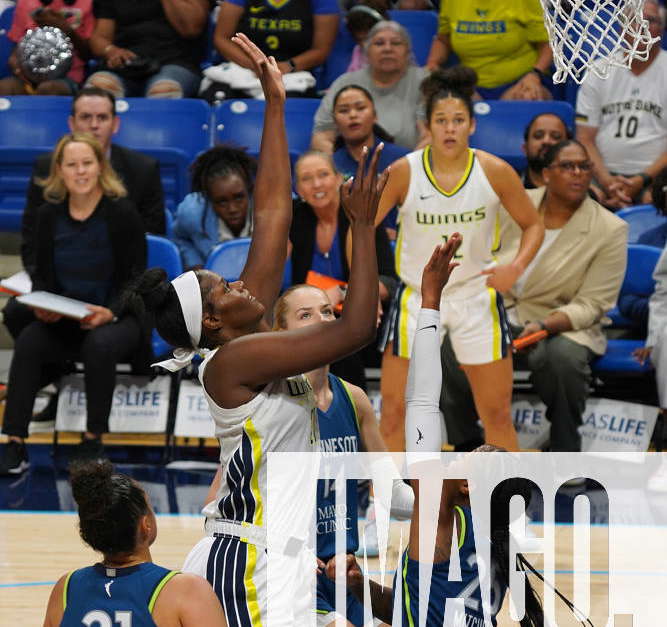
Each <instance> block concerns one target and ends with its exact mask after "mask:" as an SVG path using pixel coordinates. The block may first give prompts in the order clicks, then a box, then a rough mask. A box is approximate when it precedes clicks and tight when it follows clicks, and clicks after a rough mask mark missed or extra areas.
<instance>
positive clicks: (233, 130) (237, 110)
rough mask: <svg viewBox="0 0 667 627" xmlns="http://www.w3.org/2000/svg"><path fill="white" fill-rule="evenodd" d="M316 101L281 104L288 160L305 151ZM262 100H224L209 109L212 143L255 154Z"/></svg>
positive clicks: (295, 101)
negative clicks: (213, 129) (283, 110)
mask: <svg viewBox="0 0 667 627" xmlns="http://www.w3.org/2000/svg"><path fill="white" fill-rule="evenodd" d="M319 104H320V101H319V100H318V99H317V98H288V99H287V101H286V102H285V124H286V125H287V144H288V146H289V150H290V155H291V156H292V160H293V159H294V156H295V155H296V156H298V155H300V154H301V153H303V152H305V151H306V150H308V148H309V147H310V135H311V133H312V129H313V116H314V115H315V111H317V107H318V106H319ZM264 106H265V103H264V101H263V100H226V101H224V102H221V103H220V104H219V105H217V106H216V107H215V108H214V109H213V119H214V124H215V141H216V142H229V143H232V144H236V145H238V146H243V147H245V148H247V149H248V152H250V153H253V154H258V153H259V148H260V143H261V139H262V126H263V120H264Z"/></svg>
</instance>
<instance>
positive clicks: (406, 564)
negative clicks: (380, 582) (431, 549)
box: [394, 505, 507, 627]
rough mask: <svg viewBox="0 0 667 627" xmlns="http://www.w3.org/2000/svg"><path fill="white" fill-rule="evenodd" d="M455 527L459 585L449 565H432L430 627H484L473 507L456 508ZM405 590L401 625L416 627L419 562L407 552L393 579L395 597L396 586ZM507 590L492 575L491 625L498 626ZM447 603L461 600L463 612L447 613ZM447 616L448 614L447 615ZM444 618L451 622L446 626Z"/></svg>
mask: <svg viewBox="0 0 667 627" xmlns="http://www.w3.org/2000/svg"><path fill="white" fill-rule="evenodd" d="M455 510H456V524H457V526H458V528H459V529H460V532H459V546H458V549H459V564H460V570H461V580H460V581H449V565H450V561H449V560H447V561H444V562H439V563H436V564H433V570H432V574H431V590H430V592H429V600H428V607H427V608H426V612H427V616H426V624H427V625H443V624H445V625H447V627H485V623H484V612H483V610H482V594H481V590H480V581H479V569H478V565H477V554H476V553H475V536H474V533H473V526H472V512H471V509H470V507H459V506H458V505H457V506H455ZM397 585H400V586H401V588H402V590H401V593H402V600H403V608H402V616H403V618H402V623H401V624H402V625H403V627H413V626H414V625H419V624H420V623H419V610H420V608H419V562H417V561H416V560H413V559H410V558H409V557H408V551H407V549H406V550H405V552H404V554H403V558H402V560H401V568H400V571H397V573H396V577H395V578H394V594H395V593H396V586H397ZM506 590H507V588H506V587H503V586H501V585H500V584H499V582H498V581H497V578H495V577H494V576H493V569H492V571H491V599H490V603H491V622H492V624H493V625H496V614H497V613H498V611H499V610H500V606H501V605H502V602H503V598H504V597H505V592H506ZM446 599H462V600H463V605H464V608H465V609H464V612H460V611H459V610H457V609H455V608H453V610H452V609H450V610H447V608H446ZM445 612H447V614H445ZM445 616H447V619H448V622H447V623H444V620H445Z"/></svg>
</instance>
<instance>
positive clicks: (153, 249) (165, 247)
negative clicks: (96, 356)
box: [146, 235, 183, 357]
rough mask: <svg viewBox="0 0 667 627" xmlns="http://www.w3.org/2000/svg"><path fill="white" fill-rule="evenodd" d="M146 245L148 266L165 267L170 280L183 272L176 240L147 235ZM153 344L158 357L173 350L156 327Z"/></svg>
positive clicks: (154, 352)
mask: <svg viewBox="0 0 667 627" xmlns="http://www.w3.org/2000/svg"><path fill="white" fill-rule="evenodd" d="M146 246H147V249H148V250H147V253H148V254H147V259H146V267H148V268H163V269H164V270H165V272H166V273H167V278H168V279H169V280H170V281H171V280H172V279H175V278H176V277H177V276H178V275H179V274H181V273H182V272H183V265H182V263H181V254H180V253H179V252H178V248H177V247H176V244H174V242H171V241H169V240H168V239H167V238H166V237H160V236H159V235H146ZM151 344H152V346H153V354H154V355H155V356H156V357H160V356H162V355H164V354H166V353H167V352H168V351H170V350H171V346H170V345H169V344H167V342H165V341H164V340H163V339H162V338H161V337H160V334H159V333H158V332H157V331H156V330H155V329H153V336H152V340H151Z"/></svg>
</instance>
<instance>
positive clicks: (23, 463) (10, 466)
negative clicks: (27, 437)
mask: <svg viewBox="0 0 667 627" xmlns="http://www.w3.org/2000/svg"><path fill="white" fill-rule="evenodd" d="M29 467H30V462H29V461H28V452H27V451H26V448H25V444H24V443H22V442H16V441H14V440H10V441H9V442H7V444H5V454H4V457H3V458H2V459H1V460H0V476H12V475H20V474H21V473H23V472H25V471H26V470H28V468H29Z"/></svg>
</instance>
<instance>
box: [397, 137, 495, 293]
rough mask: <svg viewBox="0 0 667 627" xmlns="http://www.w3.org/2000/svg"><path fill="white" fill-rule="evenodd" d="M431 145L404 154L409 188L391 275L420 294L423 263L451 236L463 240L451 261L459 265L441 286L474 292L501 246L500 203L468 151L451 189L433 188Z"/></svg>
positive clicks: (401, 212)
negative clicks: (462, 172)
mask: <svg viewBox="0 0 667 627" xmlns="http://www.w3.org/2000/svg"><path fill="white" fill-rule="evenodd" d="M430 155H431V147H430V146H427V147H426V148H424V149H423V150H417V151H415V152H411V153H410V154H408V155H407V156H406V159H407V160H408V163H409V164H410V185H409V187H408V192H407V194H406V196H405V200H404V202H403V205H402V206H401V207H400V208H399V216H398V220H399V232H398V239H397V243H396V273H397V274H398V276H399V277H400V278H401V280H402V281H403V283H405V284H406V285H407V286H408V287H410V288H412V289H414V290H417V291H419V289H420V287H421V277H422V270H423V268H424V265H425V264H426V262H427V261H428V260H429V258H430V257H431V254H432V253H433V249H434V248H435V247H436V246H437V245H438V244H442V243H443V242H445V241H447V238H448V237H450V236H451V235H452V234H453V233H456V232H458V233H460V234H461V235H462V236H463V243H462V244H461V247H460V248H459V251H458V253H457V256H456V261H457V262H458V263H459V264H460V265H459V267H458V268H456V269H455V270H454V272H453V273H452V277H451V279H450V281H449V283H447V285H446V286H445V293H452V292H454V291H456V293H457V295H461V296H464V295H467V294H468V293H470V294H474V293H479V292H480V291H482V290H484V289H485V285H486V277H480V276H479V273H480V272H481V271H482V270H484V269H486V268H488V267H490V266H491V265H493V262H494V259H493V251H494V250H496V249H497V248H498V246H499V243H500V218H499V213H498V211H499V209H500V199H499V198H498V196H497V194H496V193H495V191H494V190H493V188H492V187H491V184H490V183H489V181H488V179H487V178H486V174H484V170H483V169H482V166H481V165H480V163H479V159H478V158H477V156H476V155H475V151H474V150H472V149H469V154H468V164H467V166H466V170H465V172H464V174H463V176H462V177H461V180H460V181H459V182H458V183H457V185H456V186H455V187H454V189H452V190H451V191H445V190H444V189H442V187H440V185H438V182H437V181H436V180H435V176H434V175H433V172H432V170H431V165H430Z"/></svg>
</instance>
